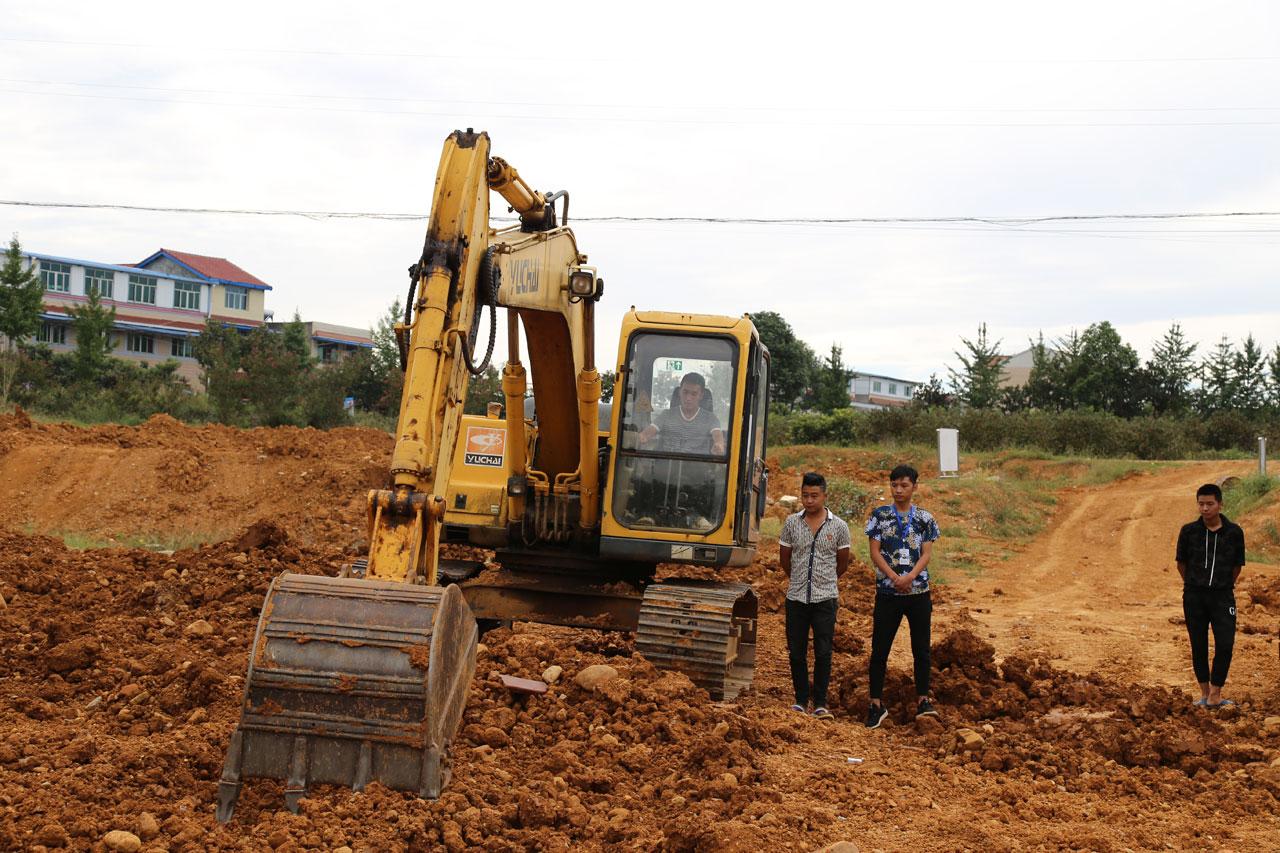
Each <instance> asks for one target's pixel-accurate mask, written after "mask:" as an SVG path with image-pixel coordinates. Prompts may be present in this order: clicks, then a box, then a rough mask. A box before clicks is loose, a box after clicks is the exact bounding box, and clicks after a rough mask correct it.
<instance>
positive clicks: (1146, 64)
mask: <svg viewBox="0 0 1280 853" xmlns="http://www.w3.org/2000/svg"><path fill="white" fill-rule="evenodd" d="M3 9H4V11H3V14H2V15H0V19H2V21H3V22H2V23H0V78H2V79H0V103H2V104H3V105H4V115H5V128H4V132H3V133H2V134H0V198H3V199H8V200H20V201H41V202H72V203H107V204H133V205H150V206H180V207H203V208H237V209H270V210H322V211H371V212H396V213H400V212H404V213H421V214H423V216H424V218H423V220H421V221H383V220H376V219H360V220H326V221H313V220H310V219H303V218H290V217H236V216H210V215H192V214H175V213H149V212H124V211H101V210H88V211H75V210H65V209H45V210H37V209H31V208H20V207H12V206H0V217H2V220H0V222H2V224H3V225H4V226H5V228H4V233H6V234H7V233H8V232H17V233H18V234H19V236H20V239H21V240H22V243H23V245H24V247H25V248H28V249H30V250H33V251H37V252H45V253H49V254H56V255H63V256H69V257H74V258H81V259H88V260H98V261H109V262H136V261H139V260H142V259H143V258H145V257H147V256H148V255H149V254H151V253H152V252H153V251H155V250H156V249H157V248H159V247H161V246H164V247H167V248H173V249H179V250H184V251H190V252H196V253H201V254H208V255H217V256H223V257H227V258H230V259H231V260H233V261H235V262H236V263H238V264H239V265H241V266H242V267H244V268H245V269H247V270H249V271H251V272H252V273H254V274H255V275H257V276H259V277H260V278H262V279H264V280H266V281H267V282H269V283H271V284H272V285H273V287H274V290H273V291H272V292H271V293H270V294H268V297H267V306H268V308H269V309H270V310H273V311H274V312H275V315H276V317H277V318H279V319H284V318H286V317H288V316H290V315H291V314H292V313H293V312H294V310H295V309H296V310H298V311H300V312H301V314H302V316H303V317H304V318H305V319H316V320H323V321H329V322H336V323H344V324H348V325H355V326H368V325H370V324H372V323H373V322H374V321H375V319H376V318H377V317H378V316H379V315H380V314H382V313H383V312H384V311H385V309H386V307H387V306H388V305H389V304H390V303H391V301H392V300H393V299H395V298H396V297H397V296H399V295H401V294H402V293H403V291H404V289H405V284H406V282H407V278H406V274H405V268H406V267H407V266H408V265H409V264H410V263H411V262H413V261H414V260H415V259H416V256H417V253H418V252H419V250H420V247H421V241H422V233H423V229H424V227H425V214H426V212H427V209H428V207H429V204H430V191H431V185H432V181H433V179H434V174H435V168H436V165H437V162H438V158H439V151H440V145H441V142H442V141H443V139H444V137H445V136H447V135H448V133H449V132H450V131H452V130H453V129H454V128H456V127H467V126H471V127H475V128H477V129H484V130H487V131H488V132H489V134H490V136H491V138H492V139H493V150H494V153H495V154H498V155H501V156H503V157H505V158H506V159H508V160H510V161H511V162H512V163H513V164H514V165H516V166H517V168H519V170H520V172H521V174H522V175H524V176H526V177H527V178H528V179H529V180H530V182H531V183H533V184H534V185H535V186H537V187H538V188H540V189H545V190H553V189H567V190H569V191H570V192H571V194H572V205H571V208H570V214H571V219H572V218H573V217H574V216H584V217H585V216H610V215H634V216H655V217H663V216H706V217H724V218H760V217H765V218H778V217H784V218H792V217H793V218H819V217H821V218H851V217H852V218H862V217H869V218H879V217H911V218H943V217H965V216H977V217H1013V218H1024V217H1025V218H1032V217H1040V216H1056V215H1075V214H1129V213H1186V212H1258V211H1264V212H1265V211H1280V162H1278V154H1280V12H1278V11H1277V5H1276V4H1273V3H1267V2H1255V3H1232V2H1217V3H1203V2H1199V3H1190V2H1177V3H1174V2H1150V3H1145V2H1143V3H1140V2H1125V3H1117V2H1114V0H1111V1H1110V2H1104V3H1097V2H1072V3H1048V2H1040V3H1027V2H1013V3H983V2H970V3H954V2H945V3H909V2H901V3H892V4H890V3H880V4H874V6H873V4H863V3H850V4H839V5H837V4H825V3H824V4H807V3H773V4H697V3H690V2H683V3H670V4H668V3H655V2H649V3H644V4H608V3H600V2H594V3H581V4H579V3H569V2H561V3H556V4H530V3H520V4H508V3H499V2H494V3H486V4H471V3H464V4H438V3H423V2H415V3H387V2H376V0H371V2H364V3H358V4H350V3H344V4H328V3H316V2H312V3H305V4H303V3H264V2H256V3H241V2H222V3H219V4H190V5H187V4H176V3H172V2H165V3H151V2H121V3H114V4H87V3H83V2H58V0H42V2H40V3H16V2H7V3H4V5H3ZM495 209H497V210H501V208H500V207H499V206H498V205H495ZM571 224H572V223H571ZM576 231H577V236H578V242H579V246H580V247H581V248H582V250H583V251H585V252H587V253H588V254H589V255H590V259H591V262H592V263H594V264H596V265H597V266H598V267H599V268H600V271H601V274H602V275H603V276H604V278H605V280H606V294H605V300H604V302H603V303H602V304H601V309H600V313H599V316H600V318H601V323H602V327H601V332H600V335H599V337H600V339H601V344H600V356H599V357H600V359H601V361H602V362H603V363H604V364H609V363H611V362H613V361H614V360H615V357H616V350H615V348H614V347H615V341H616V330H617V328H618V323H619V321H620V318H621V315H622V313H623V312H624V311H625V310H626V308H627V307H628V306H630V305H632V304H634V305H637V306H640V307H650V308H662V309H677V310H691V311H701V312H708V313H719V314H738V313H741V312H743V311H758V310H772V311H777V312H779V313H781V314H782V315H783V316H784V317H786V318H787V320H788V321H789V322H790V323H791V324H792V326H793V327H794V328H795V329H796V331H797V333H798V334H799V335H800V337H801V338H803V339H804V340H806V341H808V342H809V343H810V344H811V345H812V346H813V347H814V348H815V349H816V350H818V351H819V352H821V351H823V350H825V349H826V348H827V347H829V346H830V345H831V344H832V343H833V342H834V343H838V344H840V345H841V346H842V347H843V348H844V356H845V360H846V363H847V364H849V365H850V366H852V367H854V368H856V369H861V370H869V371H879V372H886V373H889V374H891V375H896V376H902V377H904V378H909V379H923V378H925V377H927V376H928V374H930V373H931V372H935V371H936V372H938V373H939V374H942V375H945V365H947V364H953V365H954V364H956V360H955V359H954V357H953V356H952V351H953V350H954V349H956V348H957V347H958V345H959V338H960V336H961V335H965V336H972V335H973V334H974V333H975V331H976V328H977V326H978V324H979V323H981V322H984V321H985V322H986V323H987V324H988V325H989V328H990V332H991V335H992V337H993V338H999V339H1002V340H1003V341H1004V342H1005V346H1004V349H1005V350H1006V351H1007V352H1013V351H1016V350H1019V349H1023V348H1025V345H1026V341H1027V339H1028V338H1029V337H1030V336H1033V335H1035V334H1036V333H1037V332H1039V331H1041V330H1043V332H1044V333H1045V335H1046V336H1047V337H1049V338H1053V337H1055V336H1058V335H1061V334H1063V333H1065V332H1067V331H1069V330H1070V329H1072V328H1077V329H1083V328H1084V327H1085V326H1087V325H1088V324H1090V323H1092V322H1096V321H1099V320H1110V321H1111V322H1112V323H1113V324H1115V325H1116V326H1117V327H1118V328H1119V330H1120V332H1121V334H1122V336H1123V337H1124V338H1125V339H1126V340H1127V341H1129V342H1130V343H1132V344H1133V345H1134V346H1135V347H1136V348H1137V349H1138V350H1139V352H1140V353H1142V354H1143V355H1146V354H1147V353H1148V352H1149V349H1150V342H1151V341H1152V340H1153V339H1154V338H1156V337H1158V336H1159V335H1160V334H1161V333H1162V332H1163V331H1164V329H1166V328H1167V327H1168V326H1169V324H1170V323H1171V322H1172V321H1178V322H1181V323H1182V325H1183V327H1184V329H1185V330H1186V331H1187V332H1188V333H1189V334H1190V336H1191V337H1192V338H1193V339H1194V340H1197V341H1199V342H1200V343H1201V348H1202V350H1204V349H1207V348H1208V347H1209V346H1210V345H1211V344H1212V343H1213V342H1214V341H1216V340H1217V338H1218V337H1219V336H1220V335H1222V334H1227V335H1229V336H1231V337H1232V338H1234V339H1240V338H1242V337H1243V336H1244V335H1246V334H1248V333H1250V332H1251V333H1253V334H1254V335H1255V336H1256V337H1258V338H1259V339H1260V340H1261V341H1262V342H1263V344H1264V346H1266V347H1267V348H1268V349H1270V348H1272V347H1274V345H1275V344H1276V343H1277V341H1280V290H1278V288H1277V285H1278V284H1280V215H1277V216H1270V217H1242V218H1233V219H1188V220H1176V221H1143V220H1136V221H1124V220H1107V221H1100V222H1099V221H1094V222H1086V223H1063V222H1054V223H1048V224H1039V225H1036V224H1027V225H1007V224H1005V225H983V224H938V223H912V224H905V225H889V224H858V225H821V226H820V225H796V224H786V225H784V224H767V225H753V224H742V223H737V224H665V223H664V224H655V223H644V224H630V223H627V224H606V223H591V222H583V223H581V224H580V225H579V226H577V228H576Z"/></svg>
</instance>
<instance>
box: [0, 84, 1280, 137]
mask: <svg viewBox="0 0 1280 853" xmlns="http://www.w3.org/2000/svg"><path fill="white" fill-rule="evenodd" d="M0 93H4V94H10V95H34V96H36V97H50V98H77V99H82V100H97V101H129V102H134V103H144V104H186V105H194V106H207V107H247V108H250V109H263V110H277V111H278V110H290V111H295V112H324V113H356V114H361V115H402V116H424V117H431V118H453V119H459V118H462V119H465V120H466V121H475V120H478V119H483V120H486V121H487V120H494V119H499V120H514V121H559V122H583V121H587V122H593V123H597V124H599V123H613V124H673V125H711V126H730V125H756V126H777V127H793V126H796V125H820V126H822V127H856V128H942V127H952V128H1019V127H1025V128H1065V127H1276V126H1280V120H1277V121H1162V122H1151V121H1018V122H1015V121H986V122H961V121H956V122H940V121H915V122H901V121H899V122H891V121H831V120H827V119H821V118H784V119H778V120H776V121H764V120H758V119H715V118H655V117H646V116H616V115H615V116H589V115H538V114H534V113H515V114H510V113H489V114H484V113H475V112H472V111H469V110H468V111H465V112H459V111H453V112H432V111H426V110H380V109H357V108H354V107H335V106H322V105H309V104H308V105H303V104H267V103H247V102H235V101H202V100H192V99H185V98H141V97H134V96H130V95H94V94H87V93H83V92H43V91H29V90H23V89H0Z"/></svg>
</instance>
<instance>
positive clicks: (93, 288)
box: [67, 285, 116, 382]
mask: <svg viewBox="0 0 1280 853" xmlns="http://www.w3.org/2000/svg"><path fill="white" fill-rule="evenodd" d="M88 297H89V298H88V301H87V302H85V304H83V305H73V306H71V307H70V308H68V309H67V313H68V314H69V315H70V316H71V326H72V328H73V329H75V333H76V351H75V354H74V355H73V356H72V358H73V359H74V363H75V371H76V376H77V377H78V378H79V379H80V380H81V381H82V382H96V381H98V380H99V379H100V378H101V376H102V374H103V373H104V372H105V370H106V367H107V359H109V358H110V357H111V350H113V349H115V343H114V342H112V340H111V327H112V326H113V325H115V322H116V308H115V306H114V305H112V306H110V307H103V305H102V295H101V294H100V293H99V292H98V286H97V285H89V288H88Z"/></svg>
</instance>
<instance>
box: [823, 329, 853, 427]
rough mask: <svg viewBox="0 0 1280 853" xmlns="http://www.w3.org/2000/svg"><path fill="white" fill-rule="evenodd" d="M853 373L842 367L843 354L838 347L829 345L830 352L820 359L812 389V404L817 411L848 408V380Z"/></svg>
mask: <svg viewBox="0 0 1280 853" xmlns="http://www.w3.org/2000/svg"><path fill="white" fill-rule="evenodd" d="M852 376H853V372H852V371H850V370H849V369H848V368H846V367H845V366H844V354H843V351H842V350H841V349H840V347H839V346H837V345H836V344H832V345H831V352H830V354H828V355H827V357H826V358H824V359H822V368H821V370H820V371H819V373H818V381H817V387H816V388H815V389H814V392H815V395H814V396H815V399H814V403H815V405H816V406H817V407H818V410H819V411H823V412H834V411H835V410H836V409H847V408H848V407H849V379H850V378H851V377H852Z"/></svg>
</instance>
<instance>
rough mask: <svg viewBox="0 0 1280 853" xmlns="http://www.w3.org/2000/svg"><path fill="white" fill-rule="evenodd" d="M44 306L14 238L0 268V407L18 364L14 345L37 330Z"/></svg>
mask: <svg viewBox="0 0 1280 853" xmlns="http://www.w3.org/2000/svg"><path fill="white" fill-rule="evenodd" d="M43 305H44V283H43V282H41V281H40V277H39V276H37V275H36V271H35V269H34V266H33V267H32V268H28V267H27V266H26V264H25V263H24V261H23V259H22V246H21V245H20V244H19V243H18V235H17V234H14V235H13V237H12V238H11V239H10V240H9V249H8V251H6V252H5V255H4V265H3V266H2V267H0V336H3V338H4V349H3V350H0V406H4V405H8V403H9V391H10V389H11V388H12V387H13V379H14V377H15V376H17V374H18V368H19V367H20V365H21V364H22V358H23V356H22V352H21V351H20V350H19V349H18V344H19V343H21V342H22V341H23V340H25V339H26V338H29V337H31V336H32V335H34V334H35V333H36V332H37V331H38V330H39V328H40V309H41V307H42V306H43Z"/></svg>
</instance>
